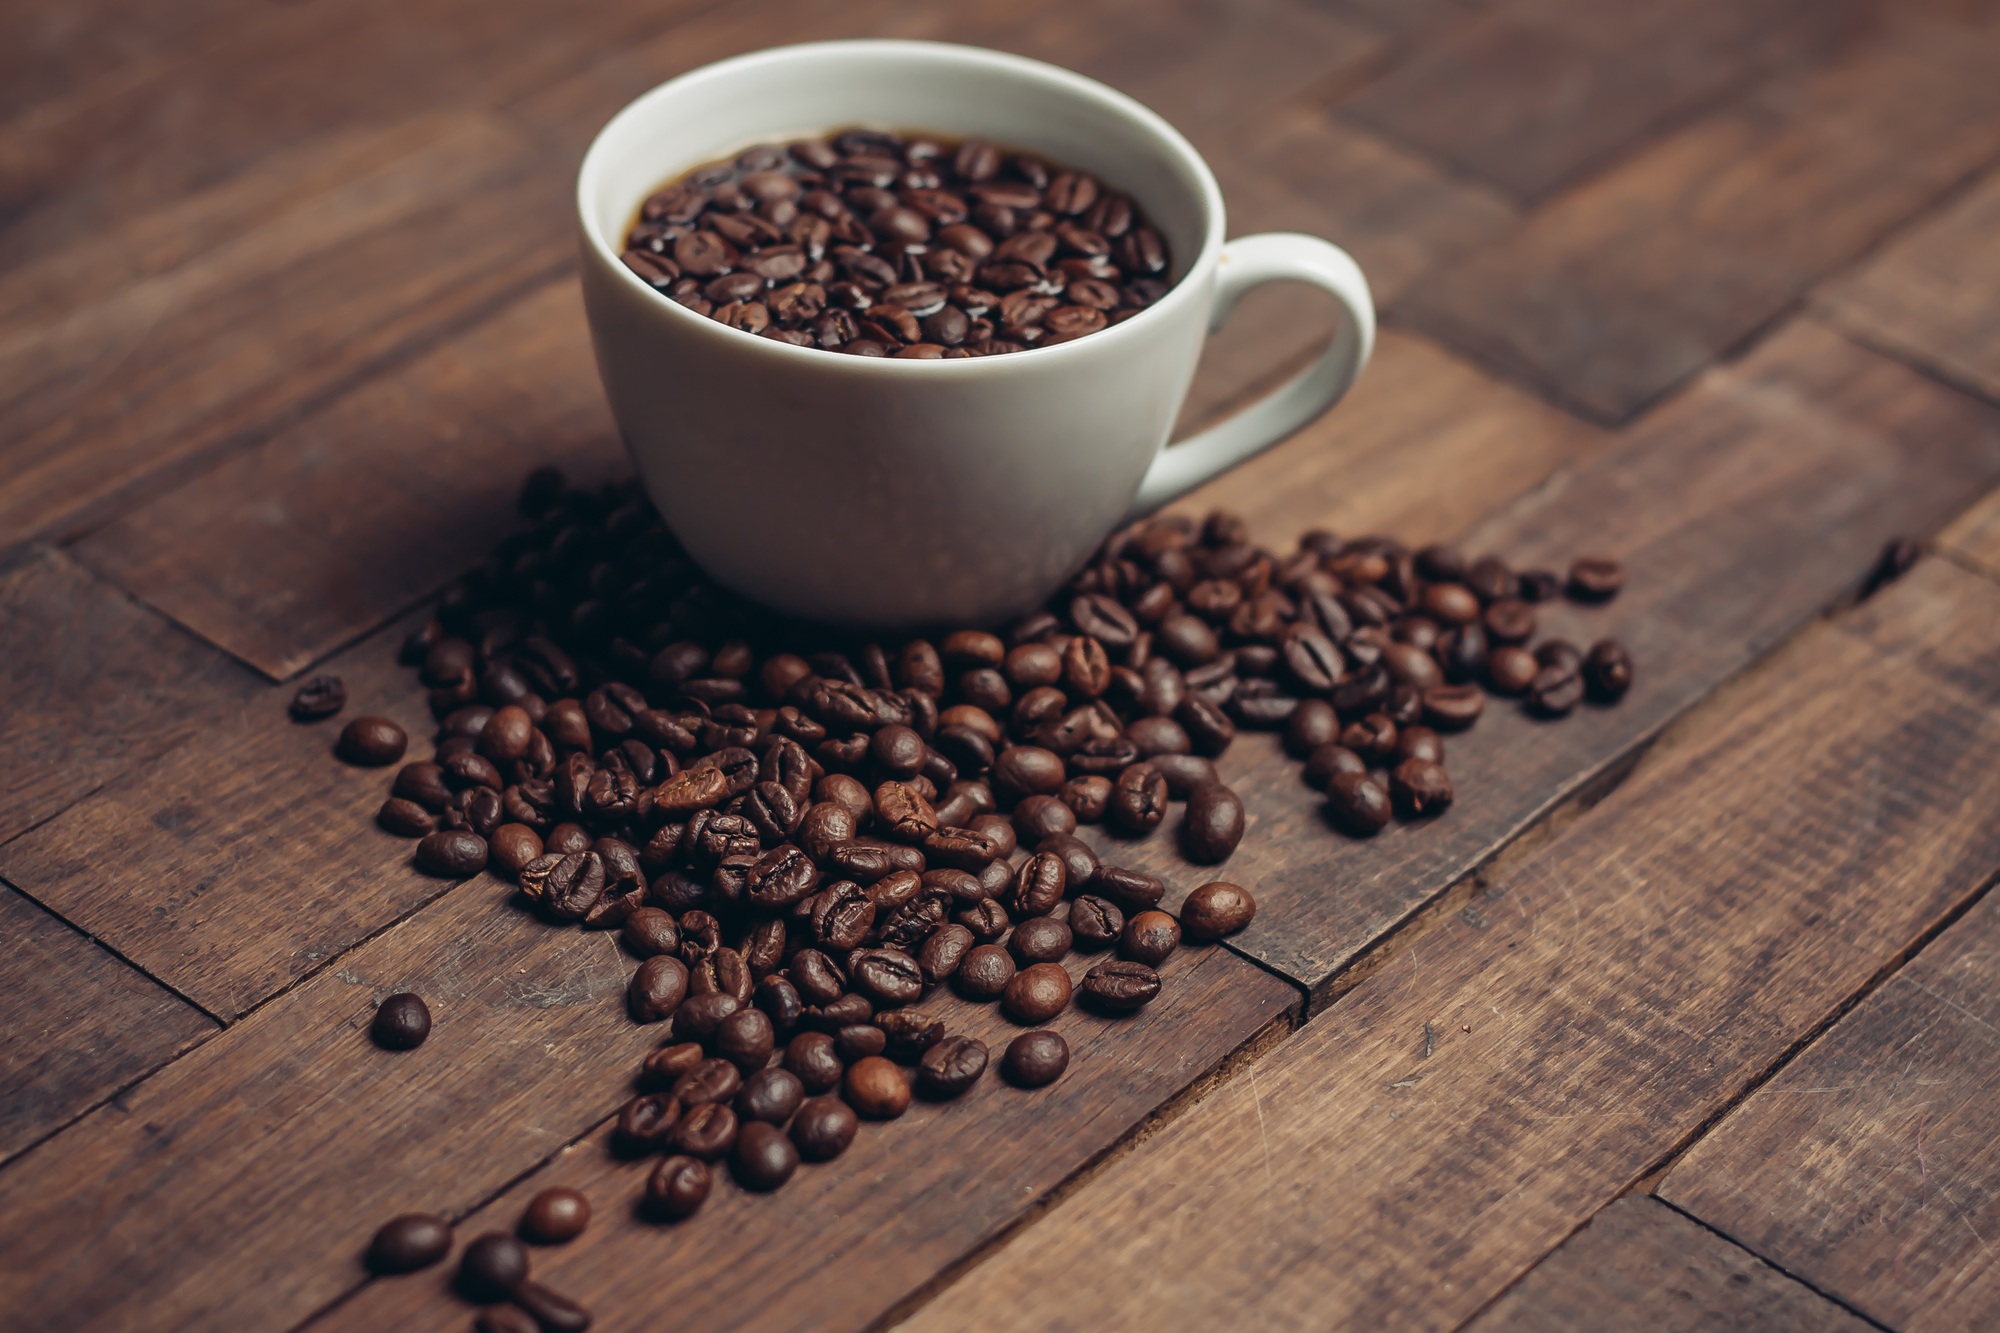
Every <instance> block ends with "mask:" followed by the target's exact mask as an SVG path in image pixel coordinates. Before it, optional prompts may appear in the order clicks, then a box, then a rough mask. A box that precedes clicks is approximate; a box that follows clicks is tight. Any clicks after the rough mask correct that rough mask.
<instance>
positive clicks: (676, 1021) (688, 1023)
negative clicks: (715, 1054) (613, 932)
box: [639, 958, 743, 1043]
mask: <svg viewBox="0 0 2000 1333" xmlns="http://www.w3.org/2000/svg"><path fill="white" fill-rule="evenodd" d="M660 961H661V960H660V959H657V958H648V959H647V960H646V962H645V963H641V964H640V965H639V966H640V970H641V971H643V970H644V969H645V967H646V966H647V964H650V963H657V962H660ZM742 1007H743V1002H742V1001H741V1000H738V999H737V998H736V997H735V996H734V995H731V994H729V993H728V992H726V991H710V992H708V993H707V994H703V995H690V996H688V997H687V998H686V999H685V1000H682V1001H681V1003H680V1005H679V1007H678V1008H676V1009H675V1010H674V1011H673V1033H674V1038H675V1040H677V1041H698V1042H703V1043H707V1042H710V1041H713V1040H714V1039H715V1033H716V1030H717V1029H718V1028H720V1027H721V1026H722V1020H723V1019H725V1018H728V1017H729V1016H730V1015H731V1014H733V1013H735V1012H736V1011H737V1010H738V1009H741V1008H742ZM639 1021H641V1022H647V1021H650V1020H647V1019H640V1020H639Z"/></svg>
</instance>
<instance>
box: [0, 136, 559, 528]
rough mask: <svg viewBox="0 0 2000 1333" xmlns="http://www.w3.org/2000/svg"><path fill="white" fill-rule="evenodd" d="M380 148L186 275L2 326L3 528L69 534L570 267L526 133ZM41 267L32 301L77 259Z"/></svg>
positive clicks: (184, 266)
mask: <svg viewBox="0 0 2000 1333" xmlns="http://www.w3.org/2000/svg"><path fill="white" fill-rule="evenodd" d="M380 147H381V149H382V157H381V159H380V160H378V161H377V162H376V163H375V164H374V165H373V166H372V167H371V169H369V170H367V171H364V172H360V173H357V174H355V175H353V176H350V177H348V178H347V179H345V180H343V181H341V182H339V183H338V184H336V185H334V186H332V187H331V188H330V189H328V190H327V191H325V192H324V193H319V194H309V195H304V196H287V198H286V200H285V203H284V205H282V206H281V207H279V208H278V209H275V210H271V211H272V212H274V213H275V214H276V215H275V216H269V215H267V216H263V217H260V218H259V219H258V225H256V226H254V227H253V228H251V229H249V230H247V231H245V232H243V233H241V234H239V235H236V236H233V237H228V238H225V239H222V240H220V241H219V242H217V241H214V240H213V239H212V240H211V243H210V245H209V247H208V248H205V249H202V250H201V251H200V252H199V253H196V254H192V255H190V256H189V257H188V258H187V259H186V260H185V261H184V262H181V263H179V264H176V265H174V266H172V267H168V268H164V269H162V270H161V271H158V272H154V273H152V274H150V275H148V276H146V277H144V278H141V279H139V280H138V281H135V282H130V283H123V284H116V285H111V286H108V287H104V288H101V289H100V290H99V291H98V293H97V294H96V299H92V300H84V301H81V302H78V303H75V304H73V305H71V306H69V307H67V308H66V309H65V310H64V312H63V313H62V314H61V315H60V316H59V317H57V318H55V319H53V320H49V319H45V318H40V317H29V318H24V319H22V320H21V321H18V322H10V324H9V326H8V327H5V328H4V329H0V421H4V423H5V426H6V428H7V433H6V437H5V443H4V445H0V465H4V466H5V467H6V468H7V469H8V471H9V473H10V481H9V485H8V487H7V489H6V492H5V495H4V498H0V530H5V531H7V532H9V533H11V534H14V535H16V536H19V537H27V536H32V535H34V534H36V533H58V534H60V533H67V532H71V531H73V530H75V529H76V528H77V527H78V526H79V525H80V524H82V523H85V522H87V521H89V519H90V518H92V517H94V516H96V515H99V514H101V513H103V512H104V511H105V510H106V509H108V508H109V507H111V506H113V505H115V504H116V503H117V502H118V500H119V499H120V498H121V497H122V496H124V495H125V494H127V493H128V492H130V491H131V490H133V489H135V488H137V487H139V486H141V485H143V484H145V483H146V481H147V480H148V479H150V478H155V477H158V476H160V475H162V474H166V475H173V474H175V473H184V472H185V471H186V470H188V469H189V468H190V467H192V466H196V465H199V464H201V463H202V462H205V461H206V460H207V459H208V458H209V457H211V456H213V455H214V454H216V453H217V452H218V451H220V450H223V449H225V448H226V447H228V445H229V444H230V443H231V442H232V441H234V440H237V439H239V438H241V437H242V436H243V435H244V434H245V433H246V432H255V431H257V430H259V429H260V428H265V427H268V426H269V425H270V424H272V423H273V422H274V421H276V420H278V419H279V418H281V417H282V416H283V415H285V414H286V413H288V412H292V411H295V410H297V409H299V408H301V407H302V406H305V405H306V404H309V403H310V402H311V401H313V399H315V398H316V397H318V396H320V395H323V394H326V393H329V392H331V391H334V390H337V389H338V388H339V387H341V386H342V385H344V384H346V383H348V382H350V381H352V380H353V379H355V378H356V377H357V376H359V375H362V374H365V373H366V372H367V371H368V370H369V369H370V368H371V367H373V366H375V365H377V364H379V363H380V362H382V361H383V360H384V359H385V358H388V357H392V356H394V355H395V354H396V353H397V352H398V351H399V350H400V349H404V348H407V347H408V346H410V345H411V344H412V342H413V340H416V339H419V338H421V337H423V336H425V335H427V334H429V333H431V332H433V331H435V330H437V329H439V328H441V327H444V326H448V325H449V324H451V323H452V322H453V321H454V320H455V319H463V318H465V317H466V316H468V315H470V314H472V313H475V312H477V311H478V310H480V309H482V308H483V307H485V306H487V305H490V304H491V303H493V302H495V301H496V300H499V299H502V298H505V297H507V296H510V295H513V294H514V293H516V292H517V291H519V290H520V289H522V287H523V285H524V284H527V283H529V282H531V281H533V280H535V279H537V278H541V277H545V276H547V275H548V274H549V273H551V272H553V271H554V270H555V269H556V268H559V267H561V266H562V265H563V264H564V263H565V262H566V260H567V257H568V243H567V238H568V227H569V224H568V221H567V218H566V216H565V213H564V209H563V207H562V199H561V193H560V191H557V190H553V189H552V188H551V182H552V181H553V180H555V179H556V178H557V177H558V176H559V174H560V169H559V168H558V167H557V166H556V165H555V163H554V162H553V161H552V160H550V159H547V158H544V157H542V156H540V155H539V154H537V153H536V152H534V151H532V149H531V145H530V144H529V142H528V140H527V139H526V138H525V137H523V136H522V135H520V134H518V133H516V132H514V131H512V130H510V129H507V128H505V127H503V126H501V125H500V124H498V123H496V122H492V121H487V120H481V119H477V118H457V119H447V120H445V121H441V122H436V123H432V124H429V125H426V126H423V127H418V128H415V129H411V130H406V131H403V132H399V133H397V134H394V135H391V136H389V137H388V141H387V142H386V143H383V144H381V145H380ZM307 171H308V174H309V175H311V176H315V177H317V176H318V175H319V163H318V162H317V160H314V161H312V162H311V163H310V164H309V166H308V168H307ZM237 193H239V194H251V195H255V194H257V193H261V192H237ZM192 213H193V216H192V217H191V218H190V219H189V225H191V226H206V225H207V224H208V222H209V220H210V218H211V217H212V210H203V209H196V210H192ZM495 216H503V217H506V218H507V219H508V222H507V225H505V226H494V225H490V219H492V218H493V217H495ZM130 243H131V237H130V235H129V234H119V233H113V234H112V235H109V236H106V237H104V238H102V239H101V240H100V241H97V242H95V243H94V245H93V247H92V248H93V249H96V250H97V251H98V252H99V253H102V254H115V253H117V251H118V250H119V249H120V248H121V247H123V246H125V245H128V244H130ZM166 244H167V245H168V246H169V248H177V246H176V243H175V242H174V241H171V240H170V241H168V242H167V243H166ZM181 244H183V245H184V244H185V242H182V243H181ZM50 262H51V263H52V264H53V265H55V266H56V267H57V269H58V272H57V273H55V274H52V275H49V276H47V277H43V276H41V275H32V274H31V275H30V276H29V277H28V279H27V285H28V286H29V288H30V289H31V290H42V289H47V288H50V287H55V288H61V287H63V286H66V285H67V275H68V274H70V273H73V272H75V270H76V268H77V266H78V265H87V264H88V263H89V262H90V256H89V255H88V254H87V253H85V254H80V255H76V256H62V257H58V258H57V259H55V260H52V261H50ZM114 266H118V265H117V263H116V261H114Z"/></svg>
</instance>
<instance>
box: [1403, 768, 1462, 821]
mask: <svg viewBox="0 0 2000 1333" xmlns="http://www.w3.org/2000/svg"><path fill="white" fill-rule="evenodd" d="M1389 796H1390V799H1391V800H1393V801H1394V802H1395V805H1396V809H1397V811H1398V812H1399V813H1400V814H1402V816H1403V817H1404V818H1405V819H1422V818H1424V817H1426V816H1429V815H1435V814H1438V813H1439V812H1441V811H1443V810H1444V809H1445V807H1446V806H1449V805H1450V804H1451V797H1452V790H1451V776H1450V775H1449V774H1447V773H1446V772H1445V771H1444V766H1443V765H1442V764H1437V763H1433V762H1432V761H1430V760H1428V759H1405V760H1404V761H1403V762H1402V763H1400V764H1398V765H1397V766H1396V770H1395V772H1393V773H1391V774H1390V775H1389Z"/></svg>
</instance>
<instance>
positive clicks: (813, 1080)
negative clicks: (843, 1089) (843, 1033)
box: [784, 1032, 847, 1094]
mask: <svg viewBox="0 0 2000 1333" xmlns="http://www.w3.org/2000/svg"><path fill="white" fill-rule="evenodd" d="M784 1067H785V1068H786V1069H788V1070H790V1071H791V1072H792V1073H793V1074H796V1075H797V1076H798V1079H799V1082H800V1083H801V1084H803V1085H804V1086H805V1090H806V1091H807V1092H809V1093H815V1094H817V1093H822V1092H831V1091H833V1089H835V1088H837V1087H839V1086H840V1076H841V1075H842V1074H843V1073H845V1072H846V1070H847V1063H846V1062H845V1061H844V1060H842V1059H841V1058H840V1055H839V1054H838V1052H837V1051H836V1050H835V1049H834V1040H833V1037H832V1036H831V1035H830V1034H828V1033H825V1032H801V1033H799V1034H798V1035H797V1036H796V1037H793V1038H792V1039H791V1041H790V1042H788V1043H787V1044H786V1046H785V1058H784Z"/></svg>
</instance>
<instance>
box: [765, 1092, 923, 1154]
mask: <svg viewBox="0 0 2000 1333" xmlns="http://www.w3.org/2000/svg"><path fill="white" fill-rule="evenodd" d="M899 1077H900V1076H899ZM860 1127H861V1122H860V1120H859V1119H858V1118H857V1117H856V1116H855V1114H854V1108H853V1107H851V1106H849V1105H848V1104H847V1103H846V1102H844V1101H842V1100H841V1099H840V1098H838V1097H809V1098H807V1099H806V1101H805V1104H804V1105H802V1106H800V1107H799V1112H798V1114H797V1115H795V1116H793V1117H792V1129H791V1136H792V1142H793V1143H794V1144H795V1145H797V1147H798V1150H799V1156H800V1157H803V1158H804V1159H805V1160H806V1161H808V1162H826V1161H831V1160H832V1159H833V1158H835V1157H838V1156H840V1155H841V1154H842V1153H844V1152H846V1151H847V1146H848V1145H849V1144H850V1143H853V1142H854V1135H855V1132H856V1131H857V1130H858V1129H860Z"/></svg>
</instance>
